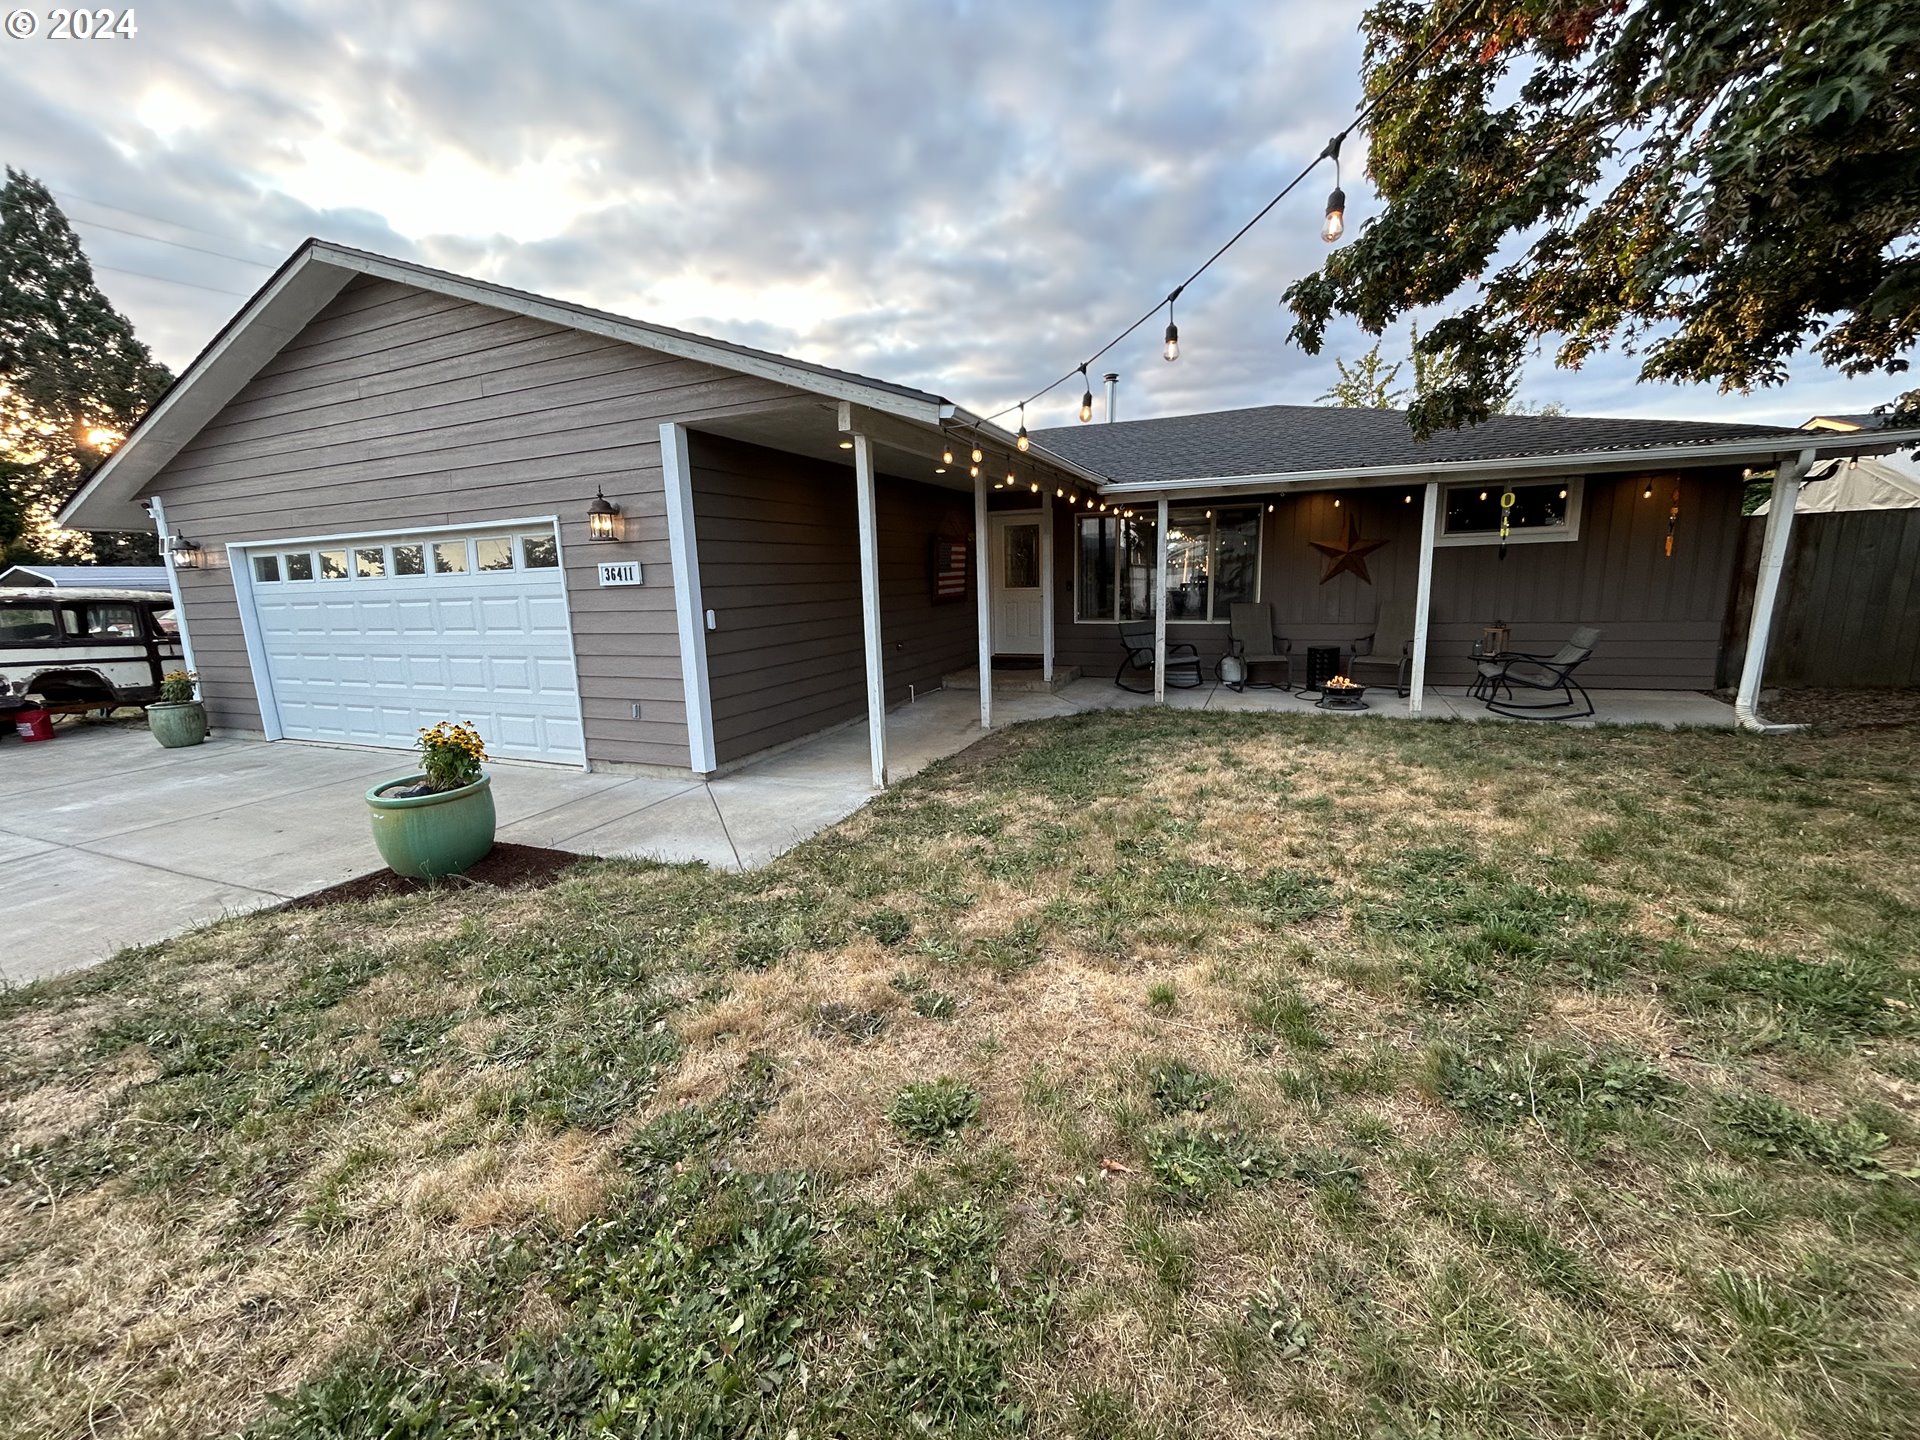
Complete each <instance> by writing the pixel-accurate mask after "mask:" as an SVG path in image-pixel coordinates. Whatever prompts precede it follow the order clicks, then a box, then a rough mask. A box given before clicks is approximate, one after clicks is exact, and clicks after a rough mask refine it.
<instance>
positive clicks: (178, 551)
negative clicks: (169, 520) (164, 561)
mask: <svg viewBox="0 0 1920 1440" xmlns="http://www.w3.org/2000/svg"><path fill="white" fill-rule="evenodd" d="M167 554H168V555H169V556H170V557H171V558H172V560H173V568H174V569H176V570H198V569H199V568H200V564H201V560H202V558H203V556H204V554H205V552H204V551H202V550H201V548H200V547H199V546H198V545H196V544H195V543H194V542H193V541H191V540H189V539H187V537H186V536H184V535H180V534H175V535H174V536H172V537H171V538H170V539H169V540H168V541H167Z"/></svg>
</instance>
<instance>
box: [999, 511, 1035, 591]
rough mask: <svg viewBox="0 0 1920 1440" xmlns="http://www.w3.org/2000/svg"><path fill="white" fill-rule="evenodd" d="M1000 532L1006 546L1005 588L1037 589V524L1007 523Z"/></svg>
mask: <svg viewBox="0 0 1920 1440" xmlns="http://www.w3.org/2000/svg"><path fill="white" fill-rule="evenodd" d="M1000 533H1001V534H1002V536H1004V537H1005V540H1004V543H1005V544H1006V547H1007V556H1006V571H1005V574H1006V577H1007V578H1006V586H1007V588H1008V589H1009V590H1037V589H1038V588H1039V587H1040V527H1039V525H1038V524H1033V525H1009V526H1007V527H1006V529H1005V530H1003V531H1001V532H1000Z"/></svg>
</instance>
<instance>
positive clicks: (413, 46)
mask: <svg viewBox="0 0 1920 1440" xmlns="http://www.w3.org/2000/svg"><path fill="white" fill-rule="evenodd" d="M1355 14H1356V11H1355V8H1354V7H1353V6H1351V5H1350V4H1346V3H1343V0H1298V3H1295V4H1291V5H1287V6H1251V5H1247V4H1245V3H1244V0H1198V3H1190V4H1187V5H1183V6H1181V7H1179V8H1178V9H1177V11H1176V10H1175V9H1173V8H1171V7H1167V6H1164V5H1158V4H1154V3H1150V0H1114V3H1111V4H1108V5H1105V6H1101V7H1093V6H1089V5H1086V4H1084V3H1080V0H1024V3H1016V0H930V3H916V4H911V5H902V4H898V3H887V0H833V3H828V0H785V3H779V4H771V3H769V4H744V3H742V4H735V5H728V4H720V3H709V4H702V5H680V4H665V3H650V4H631V5H625V6H601V7H548V6H527V5H508V4H504V3H490V0H466V3H457V4H456V3H451V0H416V3H413V4H409V5H406V6H373V5H361V6H342V5H339V4H320V3H318V0H283V3H277V4H276V3H253V0H211V3H206V4H201V5H196V6H194V7H190V8H185V7H176V8H173V9H170V10H168V11H167V12H165V13H164V14H154V15H147V14H144V13H143V15H142V25H141V29H140V34H139V36H138V37H137V39H135V40H132V41H116V42H94V43H91V44H86V45H81V44H61V43H57V42H49V41H44V40H41V41H32V42H11V43H7V44H5V45H3V46H0V66H4V67H5V71H6V78H7V81H8V89H9V97H10V103H9V105H8V106H7V107H6V111H5V113H4V115H3V116H0V149H4V153H5V158H6V159H7V160H8V161H9V162H10V163H12V164H15V165H17V166H21V167H22V168H25V169H27V170H29V171H30V172H32V173H34V174H36V175H38V176H40V177H41V178H42V179H44V180H46V181H47V182H48V183H49V184H50V185H51V186H52V187H53V189H54V191H55V193H56V194H57V195H58V196H59V197H60V198H61V200H62V202H63V204H65V205H66V207H67V209H68V213H69V215H70V216H71V218H72V219H73V220H74V221H75V224H76V226H77V228H78V229H79V230H80V233H81V235H82V237H83V239H84V240H85V242H86V244H87V246H88V250H89V253H90V254H91V255H93V257H94V258H95V260H96V262H97V263H98V264H99V265H100V266H101V267H102V275H101V279H102V281H103V283H104V284H105V285H106V287H107V289H108V290H109V292H110V293H111V294H112V295H113V297H114V298H115V300H116V301H117V302H118V303H119V304H121V305H122V307H123V308H125V309H126V310H127V311H128V312H129V313H130V314H131V315H132V317H133V319H134V321H135V323H136V325H137V327H138V328H139V330H140V332H141V334H142V335H143V336H144V337H145V338H146V339H148V341H149V342H150V343H151V344H153V345H154V346H155V348H156V350H157V351H158V352H159V353H160V354H161V355H162V357H163V358H165V359H166V360H168V361H169V363H172V364H174V365H175V366H179V365H181V364H184V363H185V362H186V361H187V360H189V359H190V358H191V357H192V355H193V354H194V353H195V352H196V351H197V350H198V349H199V347H200V346H201V345H202V344H203V343H204V342H205V341H206V340H207V338H208V337H210V336H211V335H212V334H213V333H214V331H215V330H216V329H217V328H218V327H219V326H220V325H221V324H222V323H223V322H224V321H225V320H226V318H227V317H228V316H229V315H230V314H231V313H232V310H233V309H234V308H236V307H237V305H238V304H239V303H240V297H241V296H242V295H244V294H246V293H250V292H251V291H252V290H253V289H254V288H255V287H256V286H257V285H258V284H260V283H261V282H262V281H263V280H264V279H265V278H266V276H267V275H268V274H269V273H270V271H271V267H272V266H273V265H275V264H277V263H278V261H279V260H280V259H282V258H284V256H285V255H286V254H287V252H288V251H290V250H291V249H292V248H293V246H294V245H296V244H297V243H298V242H299V241H300V240H301V239H303V238H304V237H305V236H307V235H310V234H317V235H322V236H326V237H329V238H334V239H339V240H342V241H345V242H347V243H349V244H353V245H358V246H362V247H364V248H367V249H371V250H377V251H382V252H385V253H388V254H393V255H398V256H402V257H405V258H415V259H421V260H424V261H427V262H429V263H433V264H437V265H442V266H445V267H446V268H449V269H453V270H458V271H461V272H464V273H469V274H474V275H478V276H481V277H484V278H488V279H495V280H501V281H505V282H508V283H512V284H514V285H518V286H522V287H524V288H527V289H531V290H536V291H543V292H547V293H552V294H556V295H561V296H564V297H567V298H571V299H578V300H583V301H587V302H589V303H592V304H595V305H599V306H602V307H605V308H607V309H612V310H617V311H623V312H625V313H630V314H635V315H639V316H643V317H645V318H648V319H653V320H658V321H662V322H664V323H667V324H673V325H680V326H684V327H686V328H688V329H693V330H704V331H707V332H710V333H714V334H718V335H723V336H727V337H729V338H734V339H738V340H742V341H745V342H747V343H750V344H755V345H760V346H764V347H766V348H769V349H774V350H780V351H785V352H788V353H792V354H796V355H801V356H805V357H809V358H813V359H818V360H823V361H827V362H830V363H833V364H836V365H841V366H844V367H846V368H848V369H852V370H857V371H862V372H864V373H868V374H874V375H880V376H885V377H886V378H889V379H893V380H897V381H901V382H903V383H909V384H917V385H921V386H925V387H927V388H930V389H934V390H938V391H940V392H941V393H944V394H947V395H951V396H953V397H954V398H956V399H958V400H960V401H961V402H962V403H965V404H968V405H970V406H973V407H976V408H982V409H989V410H991V409H998V408H999V407H1000V406H1002V405H1006V404H1009V403H1010V402H1012V401H1013V400H1016V399H1018V398H1019V397H1020V396H1022V395H1024V394H1026V393H1028V392H1030V391H1031V390H1033V389H1036V388H1038V386H1039V385H1041V384H1042V383H1044V382H1046V381H1048V380H1051V379H1053V378H1054V377H1055V376H1056V375H1059V374H1061V373H1062V372H1064V371H1067V370H1068V369H1070V368H1071V367H1072V366H1073V365H1074V364H1076V363H1077V362H1078V361H1079V360H1081V359H1084V358H1086V357H1087V355H1088V354H1090V353H1091V352H1092V351H1093V350H1094V349H1095V348H1096V347H1097V346H1099V345H1100V344H1102V343H1104V342H1105V341H1106V340H1107V339H1108V338H1109V337H1111V336H1112V334H1113V333H1114V332H1115V331H1117V330H1118V329H1119V328H1120V327H1121V326H1123V325H1125V324H1127V323H1128V322H1130V321H1132V320H1133V319H1134V318H1136V317H1137V316H1139V315H1140V314H1141V313H1142V312H1144V311H1145V310H1146V309H1147V308H1148V307H1149V306H1150V305H1152V304H1153V302H1154V301H1155V300H1156V299H1157V298H1158V297H1160V296H1163V295H1165V294H1166V293H1167V291H1168V290H1169V289H1170V288H1171V287H1172V285H1173V284H1174V283H1176V282H1177V281H1178V280H1180V279H1181V278H1182V277H1183V276H1184V275H1185V274H1186V273H1187V272H1188V271H1190V270H1191V269H1192V267H1193V266H1195V265H1197V264H1198V263H1199V262H1200V261H1201V260H1202V259H1204V258H1205V256H1206V255H1208V254H1209V253H1211V252H1212V250H1213V249H1214V248H1215V247H1216V246H1218V245H1219V244H1220V243H1221V241H1223V240H1224V239H1226V237H1227V236H1228V235H1230V234H1232V233H1233V231H1234V230H1235V229H1237V228H1238V227H1239V226H1240V225H1241V224H1242V223H1243V222H1244V221H1245V220H1246V218H1247V217H1248V216H1250V215H1252V214H1253V213H1254V212H1255V211H1257V210H1258V209H1259V208H1260V207H1261V206H1262V205H1263V204H1265V203H1266V202H1267V200H1269V199H1270V198H1271V197H1272V196H1273V195H1274V193H1275V192H1277V191H1278V190H1279V189H1280V187H1281V186H1282V185H1283V184H1285V182H1286V181H1287V179H1289V178H1290V177H1291V176H1292V175H1293V174H1294V173H1295V172H1296V171H1297V170H1298V169H1299V168H1300V166H1301V165H1302V164H1304V163H1305V161H1307V160H1308V159H1310V158H1311V157H1312V156H1313V155H1314V154H1316V153H1317V152H1318V150H1319V148H1320V147H1321V146H1322V145H1323V144H1324V143H1325V140H1326V137H1327V135H1329V134H1330V133H1332V132H1333V131H1334V130H1336V129H1338V128H1339V127H1340V126H1341V125H1342V124H1344V123H1345V120H1346V117H1347V116H1348V115H1349V114H1350V113H1351V110H1352V106H1353V103H1354V99H1355V96H1356V93H1357V72H1358V66H1359V60H1360V42H1359V38H1358V36H1357V34H1356V33H1355V30H1354V28H1353V27H1354V18H1355ZM1353 168H1354V167H1350V168H1349V172H1348V174H1347V177H1346V178H1347V189H1348V193H1349V197H1350V200H1351V202H1352V203H1351V206H1350V222H1353V223H1357V222H1358V221H1360V220H1361V219H1363V218H1364V217H1365V215H1366V214H1367V212H1368V209H1369V205H1370V201H1369V197H1368V196H1367V194H1366V191H1365V186H1364V183H1363V182H1362V183H1356V177H1355V175H1354V174H1353ZM1330 184H1331V179H1330V177H1329V176H1328V175H1327V174H1326V172H1325V171H1324V169H1323V170H1321V171H1320V172H1317V173H1316V174H1315V175H1314V176H1313V177H1312V178H1310V179H1309V180H1308V181H1307V182H1306V183H1305V184H1304V185H1303V186H1302V187H1301V188H1300V189H1299V190H1298V191H1296V192H1295V193H1294V194H1293V195H1292V196H1290V197H1289V198H1288V199H1287V200H1285V201H1283V202H1282V203H1281V205H1280V206H1278V207H1277V208H1276V209H1275V211H1274V212H1273V213H1272V214H1271V215H1270V216H1268V217H1267V219H1266V220H1265V221H1263V222H1262V224H1261V225H1260V226H1259V227H1258V228H1257V229H1256V230H1254V232H1253V233H1252V234H1250V235H1249V236H1248V237H1247V239H1246V240H1244V241H1243V242H1241V244H1240V245H1239V246H1237V247H1236V248H1235V249H1234V250H1233V251H1232V252H1231V253H1230V254H1229V255H1227V256H1226V257H1225V258H1224V259H1222V260H1221V261H1220V262H1219V264H1218V265H1216V266H1215V267H1214V268H1213V269H1212V270H1210V271H1209V272H1208V274H1207V275H1206V276H1205V277H1203V278H1202V279H1201V280H1200V281H1199V282H1198V283H1196V284H1195V286H1194V287H1193V289H1192V290H1190V291H1189V292H1187V293H1186V294H1185V295H1184V296H1183V297H1182V299H1181V302H1180V305H1179V319H1180V326H1181V336H1182V350H1183V358H1182V359H1181V361H1180V362H1179V364H1177V365H1167V364H1165V363H1164V362H1163V361H1161V360H1160V359H1159V340H1160V331H1161V328H1162V326H1163V325H1164V319H1163V318H1162V317H1155V318H1153V319H1151V320H1149V321H1148V323H1146V324H1145V325H1143V326H1142V327H1141V329H1140V330H1139V331H1137V332H1136V333H1135V334H1134V335H1133V336H1132V337H1131V338H1130V339H1128V340H1127V341H1126V342H1124V343H1123V344H1122V345H1120V346H1119V347H1117V348H1116V349H1115V350H1114V351H1113V352H1112V353H1111V354H1109V355H1106V356H1103V357H1101V359H1100V360H1099V361H1098V363H1097V364H1096V365H1095V366H1094V368H1093V371H1092V374H1093V377H1094V380H1095V387H1094V388H1095V389H1096V390H1098V388H1099V386H1098V377H1099V374H1100V373H1101V372H1102V371H1104V370H1106V369H1109V368H1111V369H1115V370H1118V371H1120V372H1121V373H1122V375H1123V381H1122V395H1123V402H1122V403H1123V405H1124V407H1125V408H1124V411H1123V413H1124V414H1126V415H1128V416H1135V417H1137V416H1144V415H1150V414H1160V413H1175V412H1180V411H1188V410H1199V409H1213V408H1225V407H1229V406H1234V405H1251V404H1263V403H1274V402H1307V401H1311V400H1313V399H1314V398H1315V397H1316V396H1318V395H1319V394H1320V393H1321V391H1323V390H1324V389H1325V388H1326V386H1327V384H1328V382H1329V381H1330V379H1331V378H1332V376H1333V361H1332V357H1333V355H1334V354H1338V353H1346V354H1349V355H1350V354H1353V353H1355V352H1357V351H1358V350H1359V349H1361V348H1363V346H1364V344H1365V343H1370V341H1367V342H1363V341H1362V340H1361V338H1360V337H1359V336H1358V335H1357V334H1355V333H1354V332H1352V331H1350V330H1348V331H1338V330H1337V331H1336V332H1335V333H1334V335H1333V337H1332V343H1331V344H1330V346H1329V349H1328V352H1327V353H1326V354H1325V355H1323V356H1320V357H1309V356H1306V355H1303V354H1302V353H1301V352H1300V351H1298V350H1297V349H1295V348H1294V347H1292V346H1290V345H1289V344H1288V343H1287V340H1286V334H1287V328H1288V320H1287V316H1286V314H1285V312H1284V311H1282V310H1281V309H1280V307H1279V303H1278V302H1279V297H1280V294H1281V292H1282V291H1283V290H1284V289H1285V288H1286V286H1287V285H1288V284H1289V283H1291V282H1292V281H1293V280H1294V279H1296V278H1297V277H1299V276H1300V275H1302V274H1304V273H1306V272H1307V271H1308V270H1309V269H1311V268H1312V267H1313V266H1314V265H1316V264H1317V263H1318V262H1319V259H1320V256H1321V254H1322V253H1324V247H1323V246H1322V245H1321V243H1320V241H1319V239H1318V223H1319V211H1320V206H1321V203H1322V201H1323V199H1324V194H1325V191H1326V189H1328V188H1329V187H1330ZM109 207H113V208H109ZM127 230H132V231H137V232H140V233H139V235H137V236H136V235H128V234H123V233H119V232H121V231H127ZM142 237H145V238H142ZM189 247H192V248H189ZM206 250H214V251H220V252H223V253H222V254H218V255H209V254H205V253H201V252H203V251H206ZM1403 343H1404V336H1401V337H1396V338H1395V339H1394V340H1392V341H1390V342H1389V348H1390V349H1391V348H1393V347H1394V346H1396V345H1400V344H1403ZM1633 370H1634V367H1633V362H1632V361H1631V360H1630V359H1629V358H1626V357H1621V356H1617V355H1605V356H1601V357H1599V359H1598V360H1596V361H1595V362H1594V363H1593V365H1592V366H1591V367H1590V369H1589V370H1588V371H1586V372H1584V373H1582V374H1579V375H1568V374H1564V373H1561V372H1556V371H1553V370H1551V369H1550V367H1548V366H1547V365H1546V363H1545V362H1544V361H1543V362H1541V364H1540V365H1539V366H1538V367H1536V370H1535V372H1533V374H1532V375H1531V376H1530V379H1529V383H1528V384H1527V385H1526V386H1525V388H1524V391H1523V393H1524V394H1526V395H1527V396H1528V397H1529V398H1533V399H1551V400H1557V401H1559V402H1561V403H1563V404H1566V405H1568V406H1569V407H1570V408H1573V409H1576V410H1587V411H1598V412H1601V413H1607V412H1612V413H1620V412H1631V411H1638V412H1645V413H1660V414H1701V415H1728V414H1752V415H1765V416H1768V417H1769V418H1781V419H1797V418H1801V417H1802V416H1804V414H1806V413H1808V412H1810V411H1811V410H1814V409H1842V408H1845V409H1859V408H1863V407H1864V406H1867V405H1870V404H1872V403H1875V402H1877V401H1878V400H1880V399H1882V398H1884V396H1885V395H1886V394H1887V393H1888V392H1890V390H1891V389H1892V388H1893V387H1891V386H1890V385H1887V384H1885V383H1876V382H1871V381H1869V382H1865V383H1860V382H1853V383H1848V382H1844V381H1841V380H1838V379H1836V378H1831V377H1818V378H1815V379H1812V380H1810V381H1808V382H1803V383H1800V384H1797V385H1796V386H1794V387H1792V388H1791V389H1789V390H1787V391H1781V392H1772V393H1770V394H1763V395H1760V396H1755V397H1749V398H1745V399H1741V398H1735V399H1733V400H1723V399H1721V398H1720V397H1717V396H1714V395H1712V394H1711V393H1710V392H1706V391H1702V390H1699V389H1687V388H1680V387H1660V388H1659V389H1657V390H1656V389H1652V388H1649V387H1638V386H1635V385H1634V384H1633V383H1632V376H1633ZM1077 399H1078V385H1077V380H1076V381H1075V382H1074V383H1072V384H1069V385H1067V386H1063V387H1061V389H1060V390H1058V391H1056V392H1055V393H1054V394H1053V395H1052V396H1050V397H1049V398H1048V399H1047V400H1045V401H1043V402H1040V403H1039V404H1037V405H1036V406H1035V407H1034V408H1033V410H1032V411H1031V412H1030V414H1029V417H1028V418H1029V420H1030V421H1031V423H1033V424H1034V425H1035V426H1039V425H1042V424H1047V423H1058V422H1060V421H1063V420H1064V419H1066V418H1067V417H1068V416H1069V415H1070V414H1071V412H1072V409H1073V407H1074V405H1075V403H1076V401H1077Z"/></svg>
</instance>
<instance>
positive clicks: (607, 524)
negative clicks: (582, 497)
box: [587, 485, 621, 540]
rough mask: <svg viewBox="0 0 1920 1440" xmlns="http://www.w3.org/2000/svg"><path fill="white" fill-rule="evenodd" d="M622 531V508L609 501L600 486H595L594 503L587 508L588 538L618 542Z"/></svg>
mask: <svg viewBox="0 0 1920 1440" xmlns="http://www.w3.org/2000/svg"><path fill="white" fill-rule="evenodd" d="M620 529H621V526H620V507H619V506H618V505H616V504H614V503H613V501H611V500H609V499H607V497H606V493H605V492H604V491H602V490H601V489H600V487H599V486H598V485H596V486H594V488H593V503H592V504H591V505H589V506H587V538H588V539H589V540H618V539H619V538H620Z"/></svg>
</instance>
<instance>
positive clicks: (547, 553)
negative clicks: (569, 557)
mask: <svg viewBox="0 0 1920 1440" xmlns="http://www.w3.org/2000/svg"><path fill="white" fill-rule="evenodd" d="M559 563H560V542H559V541H558V540H556V539H554V538H553V536H551V535H522V536H521V537H520V564H521V566H522V568H524V569H527V570H551V569H553V568H554V566H556V565H558V564H559Z"/></svg>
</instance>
